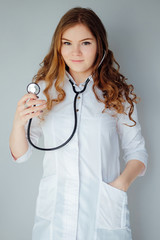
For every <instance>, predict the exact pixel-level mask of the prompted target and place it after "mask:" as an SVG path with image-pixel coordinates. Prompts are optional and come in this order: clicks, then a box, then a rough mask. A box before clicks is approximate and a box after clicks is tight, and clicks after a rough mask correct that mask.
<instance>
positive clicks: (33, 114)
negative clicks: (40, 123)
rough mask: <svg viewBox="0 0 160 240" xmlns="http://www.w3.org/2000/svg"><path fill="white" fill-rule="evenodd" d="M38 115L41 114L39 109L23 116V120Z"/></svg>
mask: <svg viewBox="0 0 160 240" xmlns="http://www.w3.org/2000/svg"><path fill="white" fill-rule="evenodd" d="M39 115H41V112H40V111H38V112H34V113H30V114H27V115H25V116H24V121H28V120H29V119H31V118H34V117H38V116H39Z"/></svg>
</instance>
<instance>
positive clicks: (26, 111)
mask: <svg viewBox="0 0 160 240" xmlns="http://www.w3.org/2000/svg"><path fill="white" fill-rule="evenodd" d="M44 108H46V104H45V105H40V106H37V107H36V106H35V107H30V108H26V109H25V110H23V111H22V112H21V114H20V115H21V116H25V115H28V114H31V113H34V112H37V111H41V110H42V109H44Z"/></svg>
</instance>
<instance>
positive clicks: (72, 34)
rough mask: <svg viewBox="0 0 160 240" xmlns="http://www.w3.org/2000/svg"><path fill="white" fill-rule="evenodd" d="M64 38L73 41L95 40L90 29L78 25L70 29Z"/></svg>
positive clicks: (64, 34) (64, 33)
mask: <svg viewBox="0 0 160 240" xmlns="http://www.w3.org/2000/svg"><path fill="white" fill-rule="evenodd" d="M62 38H67V39H70V38H73V39H75V40H76V39H77V40H78V39H83V38H94V36H93V34H92V32H91V31H90V29H89V28H88V27H87V26H85V25H83V24H76V25H75V26H73V27H70V28H68V29H67V30H65V31H64V32H63V34H62Z"/></svg>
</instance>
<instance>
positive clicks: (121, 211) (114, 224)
mask: <svg viewBox="0 0 160 240" xmlns="http://www.w3.org/2000/svg"><path fill="white" fill-rule="evenodd" d="M99 194H100V195H99V204H98V215H97V228H104V229H108V230H114V229H122V228H126V227H129V212H128V208H127V202H128V199H127V193H126V192H124V191H122V190H119V189H117V188H114V187H112V186H111V185H109V184H107V183H105V182H103V181H102V182H101V184H100V193H99Z"/></svg>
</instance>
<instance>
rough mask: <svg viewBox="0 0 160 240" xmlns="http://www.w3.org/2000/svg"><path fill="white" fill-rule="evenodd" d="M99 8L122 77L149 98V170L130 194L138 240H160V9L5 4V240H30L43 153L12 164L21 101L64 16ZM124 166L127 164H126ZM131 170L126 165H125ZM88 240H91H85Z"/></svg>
mask: <svg viewBox="0 0 160 240" xmlns="http://www.w3.org/2000/svg"><path fill="white" fill-rule="evenodd" d="M76 6H82V7H90V8H92V9H93V10H94V11H95V12H96V13H97V14H98V16H99V17H100V18H101V20H102V22H103V24H104V26H105V27H106V30H107V34H108V41H109V48H110V49H111V50H112V51H113V52H114V56H115V59H116V60H117V61H118V63H119V64H120V66H121V68H120V70H121V73H122V74H124V75H125V76H126V77H127V78H128V83H132V84H133V85H134V87H135V92H136V94H137V95H138V96H140V97H141V102H140V103H139V104H138V105H137V108H138V114H139V121H140V123H141V127H142V135H143V136H144V138H145V141H146V148H147V151H148V154H149V161H148V169H147V172H146V174H145V176H143V177H139V178H137V179H136V181H135V182H134V183H133V184H132V185H131V187H130V188H129V190H128V198H129V209H130V220H131V228H132V233H133V240H151V239H153V240H154V239H155V240H157V239H158V238H159V229H160V221H159V216H160V207H159V202H160V187H159V185H160V177H159V176H160V174H159V172H160V157H159V149H160V146H159V134H160V127H159V125H160V121H159V120H160V111H159V109H160V108H159V103H160V101H159V97H160V81H159V76H160V74H159V73H160V28H159V23H160V1H159V0H157V1H156V0H150V1H147V0H139V1H138V0H134V1H131V0H99V1H95V0H85V1H84V0H81V1H77V0H67V1H61V0H59V1H53V0H45V1H44V0H43V1H42V0H26V1H23V0H4V1H2V0H1V1H0V83H1V84H0V86H1V88H0V89H1V94H0V97H1V100H0V106H1V107H0V111H1V118H0V121H1V123H0V126H1V132H0V150H1V159H0V239H1V240H11V239H12V240H30V239H31V232H32V227H33V221H34V213H35V203H36V197H37V194H38V186H39V181H40V178H41V175H42V160H43V153H42V152H38V151H36V150H35V151H34V152H33V155H32V157H31V158H30V160H28V161H27V162H25V163H22V164H15V163H14V162H12V161H11V156H10V151H9V135H10V131H11V128H12V122H13V117H14V113H15V110H16V105H17V102H18V100H19V99H20V98H21V97H22V96H23V95H24V94H25V93H26V85H27V84H28V83H29V82H30V81H31V80H32V77H33V76H34V75H35V74H36V72H37V71H38V69H39V63H40V62H41V61H42V60H43V58H44V57H45V55H46V54H47V52H48V50H49V46H50V43H51V38H52V35H53V33H54V30H55V28H56V25H57V24H58V22H59V20H60V18H61V17H62V15H63V14H64V13H65V12H66V11H68V10H69V9H70V8H72V7H76ZM122 162H123V161H122ZM122 167H123V163H122ZM82 240H83V239H82Z"/></svg>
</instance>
